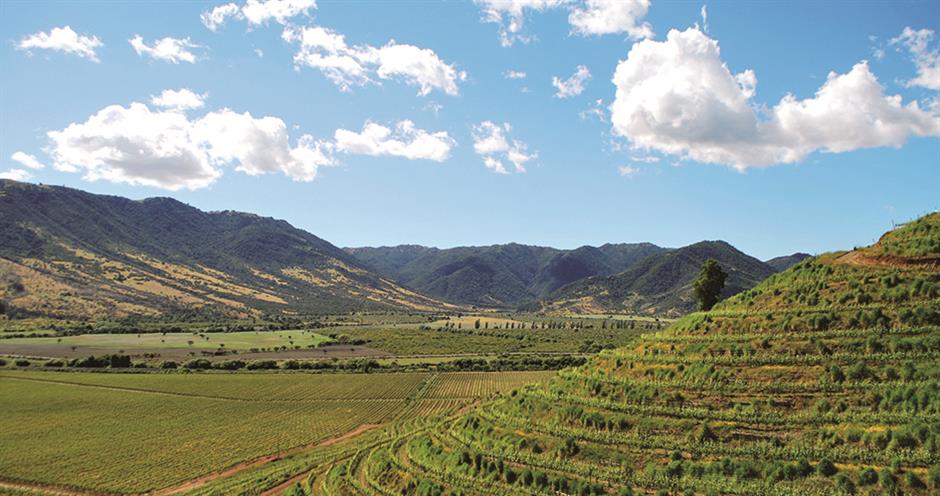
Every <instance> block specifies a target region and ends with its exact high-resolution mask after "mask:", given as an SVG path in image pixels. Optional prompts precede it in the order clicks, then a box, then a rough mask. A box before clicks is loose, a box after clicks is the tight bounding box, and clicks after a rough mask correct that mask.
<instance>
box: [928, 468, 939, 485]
mask: <svg viewBox="0 0 940 496" xmlns="http://www.w3.org/2000/svg"><path fill="white" fill-rule="evenodd" d="M927 483H928V484H930V488H931V489H940V463H938V464H936V465H934V466H932V467H930V470H928V471H927Z"/></svg>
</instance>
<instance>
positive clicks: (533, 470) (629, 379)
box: [315, 214, 940, 496]
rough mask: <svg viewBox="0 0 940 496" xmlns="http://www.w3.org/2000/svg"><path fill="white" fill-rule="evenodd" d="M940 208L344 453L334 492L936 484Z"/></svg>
mask: <svg viewBox="0 0 940 496" xmlns="http://www.w3.org/2000/svg"><path fill="white" fill-rule="evenodd" d="M938 240H940V214H933V215H931V216H929V217H926V218H924V219H921V220H919V221H916V222H914V223H911V224H908V225H906V226H903V227H901V228H899V229H898V230H896V231H894V232H892V233H890V234H889V235H887V236H886V237H884V238H882V240H881V242H879V243H878V244H876V245H875V246H873V247H871V248H867V249H863V250H856V251H852V252H841V253H830V254H826V255H822V256H819V257H815V258H812V259H808V260H805V261H803V262H801V263H799V264H797V265H796V266H794V267H792V268H790V269H789V270H787V271H786V272H783V273H780V274H776V275H773V276H771V277H769V278H768V279H767V280H765V281H764V282H762V283H761V284H759V285H757V286H756V287H754V288H752V289H750V290H747V291H744V292H742V293H740V294H738V295H737V296H734V297H732V298H731V299H729V300H727V301H725V302H722V303H720V304H719V305H718V306H717V307H716V308H715V309H714V310H713V311H711V312H708V313H694V314H691V315H688V316H686V317H685V318H683V319H681V320H679V321H677V322H676V323H675V324H674V325H672V326H671V327H670V328H668V329H666V330H664V331H660V332H657V333H654V334H647V335H644V336H642V337H640V338H638V340H637V341H636V342H635V343H634V344H633V345H631V346H629V347H626V348H621V349H617V350H610V351H605V352H602V353H601V354H599V355H597V356H596V357H595V358H593V359H592V360H591V361H589V363H588V364H587V365H585V366H582V367H579V368H577V369H568V370H564V371H562V372H561V373H560V374H559V375H558V376H557V377H556V378H555V379H553V380H552V381H551V382H549V383H548V384H544V385H532V386H528V387H525V388H523V389H522V390H519V391H514V392H513V393H512V394H510V395H509V396H508V397H505V398H503V399H500V400H498V401H496V402H494V403H490V404H487V405H485V406H483V407H480V408H477V409H475V410H472V411H469V412H467V413H465V414H463V415H462V416H460V417H459V418H456V419H450V420H448V421H446V422H441V423H439V424H438V425H437V426H436V427H432V428H429V429H426V430H425V431H424V432H422V433H418V434H414V433H409V435H407V436H402V437H400V438H397V439H395V440H393V441H391V442H389V443H385V444H382V445H379V446H376V447H370V448H368V449H365V450H363V451H362V452H360V453H359V454H357V455H356V456H355V457H353V458H351V459H348V460H344V461H341V462H338V463H337V464H335V466H333V467H331V468H330V469H329V471H328V472H327V473H326V474H325V475H323V476H322V479H318V480H317V481H315V482H323V484H322V485H317V486H316V487H317V488H322V489H323V493H324V494H463V495H492V494H501V495H516V494H519V495H523V494H582V495H583V494H587V495H591V494H605V495H613V494H616V495H629V494H657V495H660V494H662V495H680V494H681V495H685V494H722V495H781V496H783V495H791V496H822V495H840V494H872V495H874V494H878V495H882V494H887V495H892V494H910V495H927V494H938V493H940V263H938V260H940V249H938V244H937V241H938Z"/></svg>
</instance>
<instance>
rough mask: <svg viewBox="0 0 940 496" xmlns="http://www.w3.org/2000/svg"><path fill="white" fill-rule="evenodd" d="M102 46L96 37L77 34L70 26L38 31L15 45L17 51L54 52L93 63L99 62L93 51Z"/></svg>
mask: <svg viewBox="0 0 940 496" xmlns="http://www.w3.org/2000/svg"><path fill="white" fill-rule="evenodd" d="M102 46H104V43H102V42H101V40H99V39H98V37H97V36H89V35H85V34H78V33H76V32H75V31H74V30H72V28H71V27H70V26H65V27H61V28H52V30H51V31H49V32H48V33H45V32H41V31H40V32H38V33H34V34H31V35H29V36H26V37H24V38H23V39H21V40H20V41H19V42H18V43H17V44H16V48H17V49H19V50H25V51H26V52H27V53H32V52H31V51H32V50H34V49H42V50H56V51H60V52H65V53H69V54H72V55H78V56H79V57H81V58H85V59H88V60H91V61H94V62H100V60H98V54H97V53H96V52H95V50H96V49H97V48H100V47H102Z"/></svg>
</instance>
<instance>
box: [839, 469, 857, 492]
mask: <svg viewBox="0 0 940 496" xmlns="http://www.w3.org/2000/svg"><path fill="white" fill-rule="evenodd" d="M836 487H838V488H839V489H841V490H842V492H845V493H848V494H855V483H854V482H852V479H849V476H848V475H845V474H839V475H837V476H836Z"/></svg>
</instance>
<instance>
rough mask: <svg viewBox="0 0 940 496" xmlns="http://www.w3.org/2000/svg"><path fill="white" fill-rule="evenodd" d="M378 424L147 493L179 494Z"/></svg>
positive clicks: (349, 435)
mask: <svg viewBox="0 0 940 496" xmlns="http://www.w3.org/2000/svg"><path fill="white" fill-rule="evenodd" d="M379 425H381V424H362V425H360V426H359V427H356V428H355V429H353V430H351V431H349V432H347V433H345V434H343V435H340V436H336V437H331V438H329V439H325V440H322V441H317V442H314V443H310V444H305V445H303V446H298V447H296V448H291V449H289V450H285V451H281V452H278V453H275V454H273V455H267V456H263V457H261V458H256V459H254V460H251V461H247V462H242V463H239V464H236V465H233V466H231V467H229V468H227V469H225V470H222V471H220V472H213V473H211V474H208V475H204V476H202V477H199V478H196V479H192V480H189V481H186V482H184V483H182V484H177V485H175V486H172V487H167V488H164V489H160V490H159V491H155V492H152V493H149V494H150V495H151V496H168V495H171V494H179V493H182V492H186V491H189V490H192V489H195V488H197V487H199V486H202V485H205V484H208V483H210V482H212V481H214V480H216V479H221V478H223V477H231V476H233V475H235V474H238V473H241V472H244V471H245V470H249V469H252V468H256V467H260V466H262V465H266V464H268V463H271V462H275V461H277V460H280V459H282V458H284V457H287V456H290V455H293V454H296V453H300V452H303V451H308V450H311V449H314V448H324V447H327V446H331V445H334V444H336V443H340V442H343V441H346V440H347V439H351V438H353V437H356V436H358V435H360V434H362V433H363V432H366V431H368V430H371V429H374V428H376V427H379ZM304 475H306V474H301V475H300V476H298V477H299V478H300V479H302V478H303V476H304ZM298 477H295V478H293V479H291V480H290V481H288V482H290V483H291V484H292V483H293V482H296V480H295V479H297V480H300V479H298ZM284 484H287V485H286V486H285V485H284ZM284 484H281V486H284V487H285V488H286V487H289V486H290V484H288V483H284ZM281 486H278V487H281ZM271 491H273V489H272V490H271ZM271 491H267V492H265V493H264V494H273V493H271Z"/></svg>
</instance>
